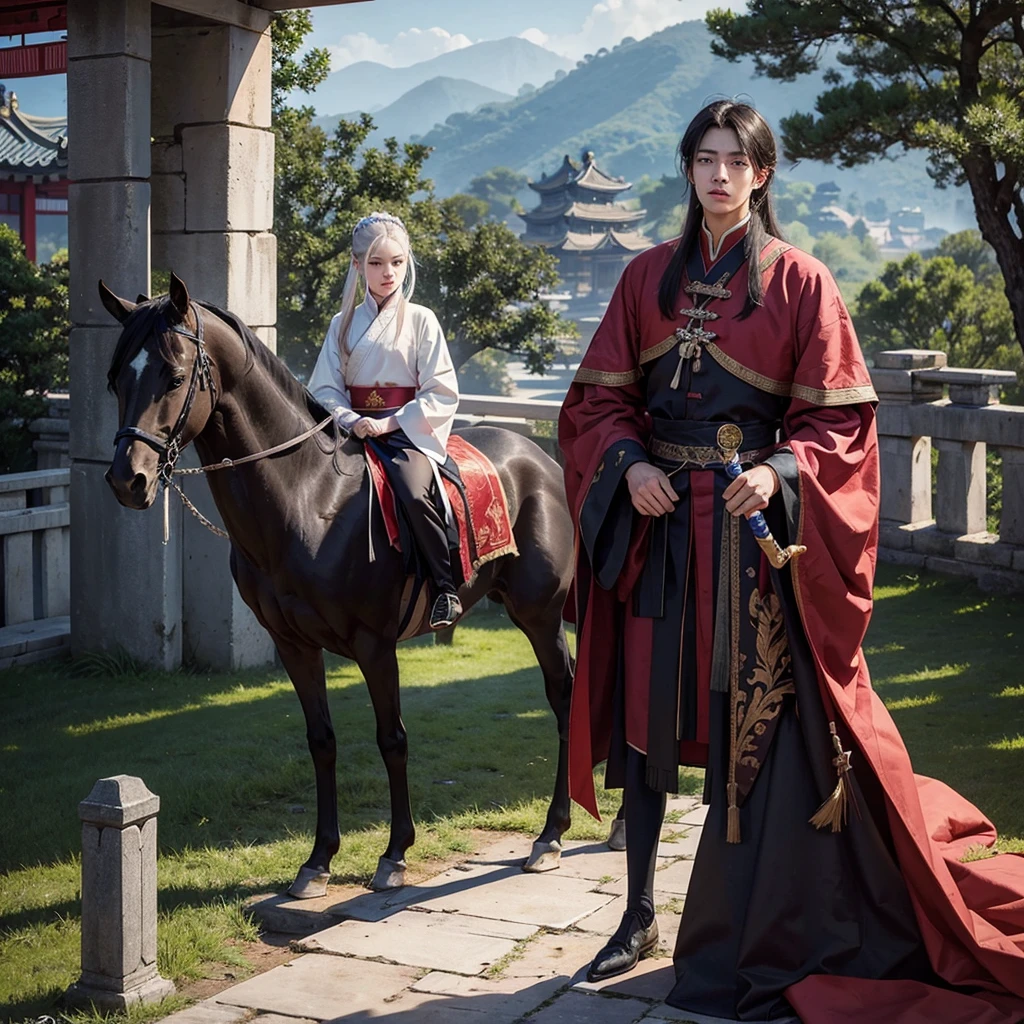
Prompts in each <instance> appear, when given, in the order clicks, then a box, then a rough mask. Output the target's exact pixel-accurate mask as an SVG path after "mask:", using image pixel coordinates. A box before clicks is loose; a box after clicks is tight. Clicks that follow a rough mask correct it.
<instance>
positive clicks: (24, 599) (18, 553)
mask: <svg viewBox="0 0 1024 1024" xmlns="http://www.w3.org/2000/svg"><path fill="white" fill-rule="evenodd" d="M70 477H71V471H70V470H68V469H44V470H37V471H35V472H32V473H10V474H7V475H6V476H0V545H2V546H0V551H2V556H3V569H2V572H0V669H3V668H7V667H9V666H10V665H13V664H20V663H25V662H29V661H38V660H39V659H41V658H45V657H49V656H51V655H53V654H58V653H61V652H62V651H64V650H67V646H68V637H69V628H70V625H69V619H68V612H69V603H70V592H71V589H70V578H69V571H68V564H69V554H68V542H69V534H70V526H71V512H70V506H69V503H68V491H69V488H70V484H71V479H70Z"/></svg>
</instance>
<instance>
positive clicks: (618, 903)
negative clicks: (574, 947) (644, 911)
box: [575, 892, 680, 956]
mask: <svg viewBox="0 0 1024 1024" xmlns="http://www.w3.org/2000/svg"><path fill="white" fill-rule="evenodd" d="M655 898H657V892H655ZM625 910H626V897H625V896H620V897H619V898H618V899H616V900H614V901H613V902H612V903H609V904H608V906H607V907H602V908H601V909H600V910H599V911H598V912H597V913H596V914H590V915H589V916H588V917H585V918H583V920H582V921H577V922H576V926H575V927H576V928H577V929H578V930H579V931H581V932H587V933H588V934H591V935H599V936H601V941H600V942H599V943H598V947H597V949H600V948H601V946H603V945H604V944H605V942H606V941H607V940H608V939H609V938H611V936H612V933H613V932H614V931H615V929H616V928H618V927H619V922H620V921H621V920H622V915H623V913H624V912H625ZM679 922H680V914H678V913H665V912H662V913H660V914H658V955H659V956H671V955H672V950H673V949H675V946H676V936H677V935H678V934H679ZM597 949H595V950H594V952H595V953H596V952H597Z"/></svg>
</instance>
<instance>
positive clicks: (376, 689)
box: [352, 632, 416, 889]
mask: <svg viewBox="0 0 1024 1024" xmlns="http://www.w3.org/2000/svg"><path fill="white" fill-rule="evenodd" d="M352 653H353V656H354V657H355V660H356V663H357V664H358V665H359V668H360V670H361V671H362V673H363V678H364V679H365V680H366V686H367V689H368V690H369V691H370V700H371V701H372V702H373V714H374V717H375V718H376V719H377V748H378V750H380V755H381V757H382V758H383V759H384V767H385V768H386V769H387V773H388V787H389V789H390V790H391V838H390V840H389V841H388V848H387V850H385V852H384V856H382V857H381V858H380V860H379V861H378V862H377V872H376V874H375V875H374V876H373V880H372V881H371V882H370V888H371V889H398V888H400V887H401V886H403V885H405V851H406V850H408V849H409V847H410V846H412V844H413V842H414V840H415V839H416V829H415V826H414V825H413V823H412V805H411V804H410V802H409V778H408V775H407V773H406V765H407V764H408V760H409V743H408V740H407V738H406V733H405V725H404V724H403V723H402V707H401V702H400V700H399V694H398V658H397V657H396V654H395V641H394V640H390V641H389V640H387V639H385V638H383V637H379V636H374V635H371V634H370V633H369V632H360V633H359V634H358V635H357V637H356V641H355V642H354V643H353V645H352Z"/></svg>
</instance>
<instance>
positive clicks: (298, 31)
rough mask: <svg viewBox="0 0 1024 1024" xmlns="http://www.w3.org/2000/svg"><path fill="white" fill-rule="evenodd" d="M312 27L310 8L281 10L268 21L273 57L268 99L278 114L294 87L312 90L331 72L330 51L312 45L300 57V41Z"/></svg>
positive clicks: (307, 90) (300, 89) (305, 90)
mask: <svg viewBox="0 0 1024 1024" xmlns="http://www.w3.org/2000/svg"><path fill="white" fill-rule="evenodd" d="M312 31H313V17H312V15H311V14H310V12H309V11H280V12H278V13H277V14H275V15H274V20H273V22H272V23H271V29H270V33H271V39H272V43H273V58H272V65H273V66H272V70H271V103H272V105H273V111H274V114H275V115H277V114H279V113H280V112H281V111H282V110H283V109H284V106H285V103H286V101H287V94H288V93H289V92H292V91H293V90H299V91H301V92H312V91H313V90H314V89H315V88H316V87H317V86H318V85H319V84H320V83H321V82H322V81H323V80H324V79H325V78H326V77H327V75H328V74H329V73H330V70H331V55H330V51H328V50H326V49H325V48H323V47H317V46H314V47H311V48H310V49H309V50H308V51H307V52H306V53H305V54H304V55H303V56H302V57H299V58H296V54H297V53H298V52H299V50H300V49H302V41H303V39H305V37H306V36H307V35H308V34H309V33H310V32H312Z"/></svg>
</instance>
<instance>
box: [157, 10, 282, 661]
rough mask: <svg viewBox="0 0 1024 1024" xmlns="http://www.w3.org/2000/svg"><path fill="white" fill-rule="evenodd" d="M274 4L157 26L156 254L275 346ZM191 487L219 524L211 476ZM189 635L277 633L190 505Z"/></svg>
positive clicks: (226, 651)
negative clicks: (243, 18) (239, 15)
mask: <svg viewBox="0 0 1024 1024" xmlns="http://www.w3.org/2000/svg"><path fill="white" fill-rule="evenodd" d="M269 22H270V15H269V14H267V13H266V12H263V11H259V10H256V9H255V8H252V9H250V19H249V25H250V27H248V28H243V27H239V26H238V25H217V26H202V27H198V26H197V27H174V28H159V29H155V30H154V36H153V147H152V153H153V265H154V267H158V268H160V269H161V270H164V271H170V270H173V271H174V272H175V273H176V274H177V275H178V276H179V277H181V278H182V280H184V281H185V283H186V285H187V286H188V287H189V289H190V291H191V293H192V295H193V296H194V297H195V298H198V299H203V300H205V301H208V302H213V303H215V304H217V305H218V306H221V307H223V308H226V309H230V310H231V311H232V312H233V313H236V314H237V315H238V316H239V317H240V318H241V319H242V320H243V321H244V322H245V323H247V324H248V325H249V326H250V327H252V329H253V330H254V331H255V333H256V334H257V335H258V336H259V337H260V338H261V339H262V340H263V341H264V343H266V344H267V345H269V346H270V348H271V349H274V348H275V347H276V329H275V327H274V324H275V322H276V318H277V315H276V307H277V266H276V258H277V249H276V239H275V237H274V235H273V234H272V232H271V228H272V227H273V189H274V136H273V133H272V131H271V128H270V77H271V51H270V33H269V27H268V26H269ZM184 489H185V491H186V492H187V493H188V495H189V497H190V498H191V500H192V501H193V502H194V503H195V504H196V505H197V506H198V507H199V508H200V509H201V510H202V511H203V513H204V514H205V515H207V516H208V517H209V518H210V519H211V520H213V521H214V522H216V523H218V525H221V521H220V517H219V515H218V513H217V510H216V507H215V506H214V504H213V500H212V497H211V495H210V491H209V487H208V486H207V484H206V481H205V480H204V479H202V478H199V477H189V478H188V479H187V480H186V481H185V483H184ZM183 538H184V540H183V545H184V546H183V552H182V557H183V563H182V595H183V621H182V625H183V640H182V642H183V644H184V654H185V657H186V658H187V659H188V660H190V661H195V662H198V663H200V664H204V665H209V666H212V667H216V668H225V669H235V668H243V667H247V666H252V665H260V664H267V663H269V662H271V661H272V660H273V657H274V650H273V644H272V643H271V641H270V637H269V636H268V635H267V633H266V631H265V630H264V629H263V628H262V627H261V626H260V625H259V624H258V623H257V621H256V618H255V616H254V615H253V614H252V612H251V611H250V610H249V609H248V608H247V607H246V605H245V604H244V602H243V601H242V599H241V598H240V597H239V595H238V591H237V589H236V588H235V586H234V582H233V581H232V579H231V574H230V572H229V569H228V545H227V543H226V542H225V541H224V540H222V539H219V538H217V537H215V536H213V535H212V534H210V533H208V532H207V531H206V530H205V529H204V527H203V526H202V525H201V524H200V523H199V522H198V521H196V520H195V519H193V518H192V517H191V516H187V517H185V522H184V527H183Z"/></svg>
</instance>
